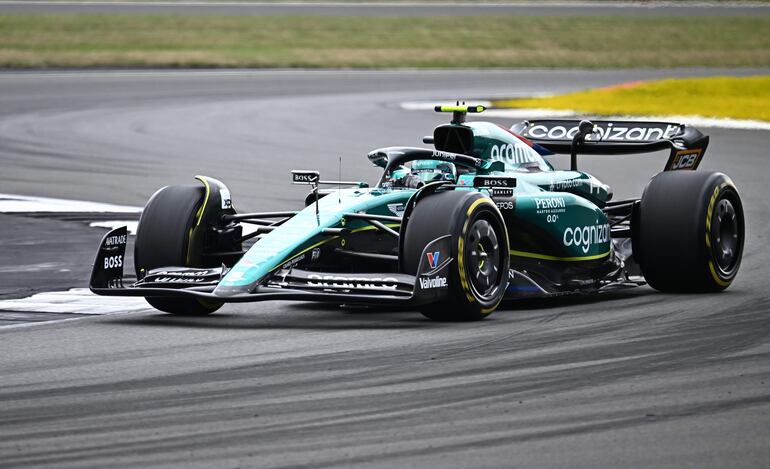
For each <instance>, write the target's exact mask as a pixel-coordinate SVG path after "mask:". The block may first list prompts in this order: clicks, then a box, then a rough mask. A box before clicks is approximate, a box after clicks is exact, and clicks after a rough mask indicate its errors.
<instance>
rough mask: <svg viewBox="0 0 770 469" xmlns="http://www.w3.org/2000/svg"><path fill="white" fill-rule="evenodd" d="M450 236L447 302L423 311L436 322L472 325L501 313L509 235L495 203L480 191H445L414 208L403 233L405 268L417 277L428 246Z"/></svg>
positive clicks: (506, 276)
mask: <svg viewBox="0 0 770 469" xmlns="http://www.w3.org/2000/svg"><path fill="white" fill-rule="evenodd" d="M447 234H451V235H452V242H451V244H452V247H451V256H452V257H453V258H454V259H455V261H454V262H452V264H451V267H450V275H449V279H448V280H449V282H448V283H449V298H448V300H446V301H443V302H441V303H436V304H431V305H427V306H424V307H423V308H422V310H421V313H422V314H423V315H424V316H426V317H428V318H430V319H433V320H438V321H474V320H479V319H483V318H485V317H487V316H488V315H489V314H491V313H492V311H494V310H495V308H497V306H498V305H499V304H500V302H501V301H502V299H503V296H504V295H505V289H506V288H507V286H508V266H509V263H510V257H509V256H510V255H509V252H508V232H507V230H506V228H505V222H504V221H503V218H502V216H501V215H500V212H499V210H498V209H497V206H496V205H495V203H494V202H493V201H492V200H491V199H489V198H488V197H485V196H483V195H482V194H480V193H478V192H470V191H446V192H439V193H436V194H432V195H429V196H427V197H425V198H424V199H421V200H419V201H418V203H417V204H416V205H415V207H414V209H413V211H412V213H411V216H410V218H409V222H408V223H407V225H406V229H405V232H404V244H403V252H402V268H403V270H404V271H405V272H406V273H409V274H412V275H414V274H416V272H417V269H418V265H419V262H420V259H421V257H422V253H423V250H424V249H425V246H427V245H428V243H430V242H431V241H433V240H434V239H436V238H439V237H441V236H445V235H447Z"/></svg>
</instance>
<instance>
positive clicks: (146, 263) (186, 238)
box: [134, 186, 222, 316]
mask: <svg viewBox="0 0 770 469" xmlns="http://www.w3.org/2000/svg"><path fill="white" fill-rule="evenodd" d="M204 193H205V190H204V188H203V187H201V186H167V187H164V188H162V189H160V190H159V191H157V192H156V193H155V194H154V195H153V196H152V197H151V198H150V200H149V201H147V205H145V206H144V211H143V212H142V216H141V218H140V219H139V226H138V228H137V231H136V243H135V244H134V266H135V268H136V276H137V278H141V277H143V276H144V275H145V274H146V273H147V272H148V271H149V270H150V269H155V268H157V267H171V266H181V267H197V266H196V265H193V264H194V262H193V261H192V259H196V258H199V256H197V255H196V253H192V252H190V235H191V233H192V230H193V227H194V226H195V224H196V222H197V214H198V210H199V208H200V206H201V204H202V203H203V196H204ZM145 299H146V300H147V302H148V303H150V305H152V307H153V308H155V309H159V310H161V311H164V312H166V313H171V314H178V315H188V316H200V315H206V314H209V313H213V312H214V311H216V310H217V309H219V308H220V307H221V306H222V303H219V302H208V301H204V300H199V299H197V298H161V297H150V298H145Z"/></svg>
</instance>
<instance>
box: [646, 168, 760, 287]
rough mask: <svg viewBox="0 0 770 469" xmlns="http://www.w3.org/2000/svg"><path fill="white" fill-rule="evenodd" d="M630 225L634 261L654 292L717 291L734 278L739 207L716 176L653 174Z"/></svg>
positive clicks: (729, 186)
mask: <svg viewBox="0 0 770 469" xmlns="http://www.w3.org/2000/svg"><path fill="white" fill-rule="evenodd" d="M634 226H635V231H636V233H635V237H634V257H635V258H636V260H637V262H638V263H639V266H640V267H641V269H642V274H643V275H644V278H645V280H647V282H648V283H649V284H650V286H652V287H653V288H655V289H656V290H660V291H663V292H682V293H684V292H717V291H721V290H724V289H725V288H727V287H729V286H730V284H731V283H732V281H733V279H735V276H736V274H737V273H738V269H739V267H740V265H741V257H742V256H743V243H744V237H745V232H744V217H743V205H742V204H741V199H740V197H739V196H738V190H737V189H736V188H735V185H734V184H733V182H732V181H731V180H730V178H728V177H727V176H725V175H724V174H722V173H704V172H694V171H692V172H689V171H671V172H663V173H660V174H658V175H656V176H655V177H653V178H652V180H651V181H650V182H649V184H647V187H646V188H645V190H644V194H643V195H642V200H641V204H640V207H639V213H638V217H637V220H635V223H634Z"/></svg>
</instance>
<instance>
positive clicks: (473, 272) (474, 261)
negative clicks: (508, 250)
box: [466, 219, 501, 300]
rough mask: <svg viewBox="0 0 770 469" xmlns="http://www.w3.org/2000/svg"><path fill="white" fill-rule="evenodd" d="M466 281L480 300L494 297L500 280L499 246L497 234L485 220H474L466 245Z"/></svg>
mask: <svg viewBox="0 0 770 469" xmlns="http://www.w3.org/2000/svg"><path fill="white" fill-rule="evenodd" d="M466 256H467V257H466V258H467V259H468V262H467V264H466V265H467V267H466V268H467V270H468V279H469V280H470V286H471V288H472V289H473V291H474V293H475V295H476V296H477V297H478V298H479V299H481V300H487V299H490V298H492V297H494V296H495V294H496V293H497V289H498V288H499V285H498V284H499V279H500V274H501V272H500V244H499V242H498V238H497V233H495V229H494V228H493V227H492V224H491V223H489V222H488V221H487V220H483V219H481V220H476V221H475V222H474V223H473V225H471V228H470V230H469V232H468V240H467V243H466Z"/></svg>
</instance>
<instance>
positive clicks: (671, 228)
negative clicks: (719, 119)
mask: <svg viewBox="0 0 770 469" xmlns="http://www.w3.org/2000/svg"><path fill="white" fill-rule="evenodd" d="M483 110H484V108H483V107H482V106H466V105H459V104H458V105H456V106H437V107H436V111H439V112H451V113H452V121H451V123H449V124H444V125H440V126H438V127H436V129H435V130H434V132H433V135H432V136H429V137H425V138H424V139H423V142H424V143H428V144H433V146H434V148H418V147H387V148H380V149H376V150H374V151H372V152H370V153H369V154H368V158H369V160H370V161H371V162H372V163H373V164H375V165H377V166H380V167H382V168H383V174H382V177H381V179H380V180H379V182H378V183H377V184H376V185H375V186H374V187H369V186H368V184H366V183H363V182H361V183H358V182H347V183H346V182H341V181H324V180H321V178H320V176H319V173H318V172H317V171H292V182H293V183H295V184H307V185H308V186H309V187H310V189H311V191H310V193H309V195H308V197H307V199H306V200H305V208H304V209H302V210H299V211H285V212H267V213H238V212H236V210H235V208H234V205H233V203H232V200H231V197H230V191H229V190H228V189H227V187H226V186H225V185H224V184H223V183H222V182H220V181H218V180H216V179H213V178H210V177H205V176H196V179H198V181H200V185H192V186H167V187H164V188H162V189H160V190H158V191H157V192H156V193H155V194H154V195H153V196H152V197H151V198H150V200H149V201H148V202H147V205H146V206H145V208H144V212H143V213H142V215H141V219H140V220H139V224H138V228H137V233H136V242H135V247H134V264H135V269H136V281H135V282H132V283H131V284H130V285H124V282H123V260H124V254H125V250H126V242H127V229H126V228H125V227H123V228H118V229H115V230H112V231H111V232H109V233H108V234H107V235H106V236H105V237H104V239H103V240H102V243H101V245H100V247H99V251H98V254H97V257H96V261H95V264H94V269H93V273H92V277H91V282H90V288H91V290H92V291H93V292H94V293H97V294H99V295H124V296H143V297H145V298H146V299H147V301H148V302H149V303H150V305H152V306H153V307H155V308H157V309H159V310H161V311H165V312H168V313H172V314H207V313H211V312H213V311H215V310H217V309H218V308H219V307H221V306H222V305H223V304H224V303H227V302H251V301H263V300H280V299H286V300H311V301H328V302H333V303H340V304H342V303H344V304H375V305H402V306H403V307H405V308H414V309H418V310H420V311H421V312H422V313H423V314H424V315H425V316H427V317H429V318H431V319H437V320H474V319H481V318H484V317H486V316H487V315H489V314H490V313H491V312H492V311H494V310H495V309H496V308H497V307H498V305H499V304H500V303H501V301H502V300H504V299H517V298H532V297H549V296H556V295H565V294H575V293H593V292H604V291H608V290H613V289H618V288H626V287H634V286H639V285H643V284H645V283H648V284H649V285H651V286H652V287H653V288H655V289H657V290H660V291H664V292H716V291H720V290H723V289H725V288H727V287H728V286H729V285H730V284H731V283H732V281H733V279H734V278H735V276H736V274H737V272H738V268H739V267H740V263H741V255H742V252H743V243H744V216H743V208H742V205H741V199H740V197H739V196H738V191H737V189H736V188H735V185H734V184H733V183H732V181H731V180H730V178H728V177H727V176H725V175H724V174H721V173H715V172H697V171H694V170H695V169H697V167H698V165H699V163H700V161H701V159H702V158H703V155H704V152H705V150H706V147H707V145H708V141H709V139H708V137H707V136H704V135H703V134H702V133H701V132H699V131H698V130H696V129H694V128H692V127H689V126H686V125H682V124H673V123H665V122H619V121H613V122H610V121H595V122H590V121H585V120H584V121H579V122H578V121H572V120H533V121H525V122H521V123H518V124H516V125H514V126H512V127H511V128H510V129H507V128H504V127H501V126H498V125H496V124H493V123H489V122H466V117H467V114H468V113H479V112H482V111H483ZM663 149H670V156H669V158H668V161H667V163H666V166H665V168H664V170H663V171H662V172H660V173H659V174H657V175H655V176H654V177H653V178H652V179H651V180H650V181H649V183H648V184H647V186H646V188H645V190H644V193H643V194H642V196H641V198H638V199H628V200H619V201H613V200H611V199H612V192H611V190H610V187H609V186H607V185H605V184H603V183H602V182H600V181H599V180H597V179H596V178H595V177H593V176H591V175H589V174H586V173H584V172H581V171H578V169H577V166H578V165H577V156H578V154H579V153H586V154H623V153H641V152H652V151H658V150H663ZM554 153H564V154H567V153H569V154H571V167H570V169H569V170H568V171H567V170H556V169H554V168H553V166H552V165H551V164H550V163H549V162H548V161H546V160H545V159H544V158H543V156H547V155H550V154H554ZM328 184H332V185H333V186H342V185H344V186H346V187H345V188H328V186H327V185H328ZM322 186H327V187H326V188H324V189H321V187H322ZM246 228H249V229H246Z"/></svg>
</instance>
